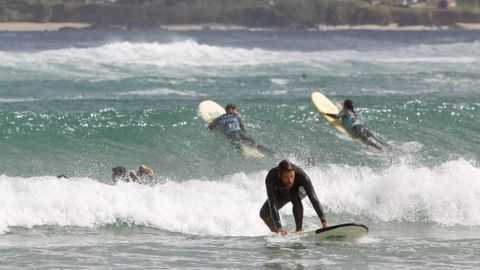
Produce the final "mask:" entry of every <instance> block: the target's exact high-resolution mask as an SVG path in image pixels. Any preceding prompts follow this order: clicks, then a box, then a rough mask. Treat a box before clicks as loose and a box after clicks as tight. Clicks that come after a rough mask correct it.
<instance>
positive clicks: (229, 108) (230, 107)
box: [225, 103, 239, 114]
mask: <svg viewBox="0 0 480 270" xmlns="http://www.w3.org/2000/svg"><path fill="white" fill-rule="evenodd" d="M225 111H227V113H233V114H239V112H238V106H237V105H235V104H233V103H230V104H227V107H225Z"/></svg>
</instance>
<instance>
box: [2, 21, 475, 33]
mask: <svg viewBox="0 0 480 270" xmlns="http://www.w3.org/2000/svg"><path fill="white" fill-rule="evenodd" d="M92 28H94V26H93V25H92V24H89V23H73V22H61V23H35V22H8V23H0V32H29V31H33V32H35V31H37V32H39V31H59V30H67V29H75V30H88V29H92ZM112 28H116V29H127V27H120V26H115V27H114V26H112ZM155 29H158V30H166V31H201V30H218V31H232V30H259V29H277V28H256V27H246V26H242V25H236V24H222V23H200V24H170V25H162V26H159V27H158V28H151V29H149V30H155ZM287 29H288V28H287ZM439 29H463V30H480V23H456V24H454V25H451V26H427V25H412V26H398V25H397V24H390V25H374V24H365V25H338V26H333V25H324V24H319V25H316V27H315V28H309V29H305V30H308V31H336V30H374V31H424V30H439Z"/></svg>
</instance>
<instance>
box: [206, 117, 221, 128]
mask: <svg viewBox="0 0 480 270" xmlns="http://www.w3.org/2000/svg"><path fill="white" fill-rule="evenodd" d="M222 116H223V115H222ZM222 116H219V117H217V118H215V119H214V120H213V121H212V122H211V123H210V124H208V128H209V129H214V128H216V127H217V126H218V122H219V121H220V118H221V117H222Z"/></svg>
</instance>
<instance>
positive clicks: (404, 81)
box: [0, 30, 480, 269]
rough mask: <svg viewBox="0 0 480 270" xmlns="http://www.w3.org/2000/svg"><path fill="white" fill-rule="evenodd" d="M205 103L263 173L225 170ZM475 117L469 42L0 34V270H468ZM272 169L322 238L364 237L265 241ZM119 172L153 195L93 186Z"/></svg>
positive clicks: (456, 36)
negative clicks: (371, 144)
mask: <svg viewBox="0 0 480 270" xmlns="http://www.w3.org/2000/svg"><path fill="white" fill-rule="evenodd" d="M314 91H321V92H323V93H324V94H325V95H327V96H328V97H330V98H331V99H332V100H333V101H334V102H336V103H337V104H341V102H342V101H343V100H344V99H346V98H349V99H352V100H353V101H354V103H355V106H356V108H357V111H358V113H359V114H360V115H361V117H362V120H363V122H364V123H365V125H366V126H368V127H369V128H370V129H371V130H372V131H373V132H374V133H375V134H376V135H377V136H378V137H379V138H380V139H381V140H383V141H385V142H386V143H388V144H389V147H388V149H387V150H386V151H382V152H380V151H377V150H375V149H371V148H367V147H365V146H363V145H361V144H359V143H356V142H354V141H352V140H351V139H349V138H346V137H345V136H342V135H340V134H338V133H337V132H336V131H335V130H334V129H333V128H332V127H331V126H329V125H328V124H327V123H326V122H325V121H324V120H323V119H322V118H321V116H320V115H319V114H318V112H317V111H316V110H315V108H314V107H313V105H312V103H311V101H310V94H311V93H312V92H314ZM205 99H213V100H215V101H217V102H219V103H220V104H223V105H225V104H227V103H231V102H233V103H236V104H238V105H239V106H240V109H241V113H242V117H243V119H244V122H245V125H246V128H247V131H248V133H249V134H250V135H251V136H252V137H253V138H255V139H256V140H257V141H258V142H260V143H262V144H264V145H265V146H267V147H269V148H271V149H273V150H274V151H275V155H274V156H272V157H268V158H265V159H260V160H259V159H243V158H239V157H237V156H235V154H234V153H233V149H232V147H231V146H230V145H228V143H227V142H225V141H223V140H221V139H220V138H218V137H216V136H214V135H213V134H212V133H211V132H209V130H208V129H207V128H206V127H205V125H204V123H203V122H202V121H201V119H200V118H199V117H198V115H197V107H198V103H199V102H200V101H202V100H205ZM479 111H480V32H479V31H464V30H434V31H412V32H409V31H313V32H307V31H301V30H258V31H193V32H188V31H186V32H174V31H115V30H91V31H90V30H89V31H60V32H36V33H33V32H32V33H29V32H26V33H14V32H3V33H0V138H1V139H0V269H20V268H27V269H58V268H74V269H95V268H99V269H159V268H161V269H245V268H249V269H252V268H254V269H266V268H274V269H303V268H306V269H321V268H329V269H385V268H391V269H432V268H435V269H475V268H478V265H480V259H479V258H478V250H479V249H480V165H479V161H480V113H479ZM285 158H287V159H290V160H291V161H292V162H294V163H296V164H298V165H300V166H301V167H303V168H304V169H305V171H306V172H307V173H308V174H309V175H310V177H311V178H312V181H313V184H314V187H315V189H316V192H317V195H318V197H319V199H320V202H321V203H322V205H323V207H324V210H325V212H326V215H327V219H328V221H329V223H330V224H337V223H347V222H357V223H362V224H365V225H367V226H368V227H369V228H370V233H369V234H368V236H367V237H365V238H363V239H361V240H360V241H358V242H356V243H342V242H317V241H314V240H311V239H303V238H299V237H296V236H294V235H291V236H289V237H287V238H284V237H279V236H277V235H272V234H269V232H268V230H267V228H266V226H265V225H264V224H263V222H262V221H261V220H260V219H259V217H258V212H259V210H260V207H261V206H262V204H263V203H264V201H265V200H266V192H265V187H264V180H265V176H266V173H267V171H268V170H269V169H270V168H272V167H274V166H276V164H278V162H279V161H280V160H282V159H285ZM139 164H147V165H148V166H149V167H151V168H152V169H154V170H155V171H156V172H157V176H156V177H155V178H154V179H153V180H152V181H147V184H146V185H138V184H134V183H118V184H116V185H114V184H113V183H112V182H111V179H110V175H111V168H113V167H116V166H124V167H126V168H127V169H132V170H133V169H137V168H138V166H139ZM60 174H64V175H67V176H68V178H67V179H58V178H57V177H56V176H57V175H60ZM304 205H305V220H304V227H305V228H306V229H315V228H318V226H319V225H320V222H319V220H318V217H316V215H315V212H314V210H313V209H312V207H311V205H310V203H309V202H308V199H307V200H305V202H304ZM281 214H282V218H283V220H284V222H285V224H286V227H287V229H288V230H290V231H293V230H294V222H293V217H292V215H291V207H290V206H286V207H285V208H284V209H282V211H281Z"/></svg>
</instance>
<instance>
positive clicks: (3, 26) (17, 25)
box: [0, 22, 92, 32]
mask: <svg viewBox="0 0 480 270" xmlns="http://www.w3.org/2000/svg"><path fill="white" fill-rule="evenodd" d="M91 27H92V25H91V24H89V23H73V22H65V23H63V22H62V23H56V22H55V23H35V22H8V23H0V32H29V31H32V32H40V31H42V32H43V31H59V30H62V29H88V28H91Z"/></svg>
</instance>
